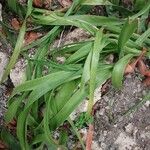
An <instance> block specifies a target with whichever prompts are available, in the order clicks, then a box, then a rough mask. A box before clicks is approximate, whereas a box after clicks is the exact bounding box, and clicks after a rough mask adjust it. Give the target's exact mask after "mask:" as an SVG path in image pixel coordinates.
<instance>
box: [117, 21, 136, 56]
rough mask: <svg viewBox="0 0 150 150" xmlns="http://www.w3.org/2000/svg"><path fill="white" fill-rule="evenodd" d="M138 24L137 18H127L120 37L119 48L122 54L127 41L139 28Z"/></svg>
mask: <svg viewBox="0 0 150 150" xmlns="http://www.w3.org/2000/svg"><path fill="white" fill-rule="evenodd" d="M137 26H138V22H137V19H135V20H132V19H127V21H126V22H125V24H124V26H123V28H122V30H121V32H120V35H119V38H118V49H119V52H120V54H122V52H123V47H124V46H125V45H126V43H127V41H128V40H129V39H130V37H131V36H132V34H133V33H134V32H135V30H136V29H137Z"/></svg>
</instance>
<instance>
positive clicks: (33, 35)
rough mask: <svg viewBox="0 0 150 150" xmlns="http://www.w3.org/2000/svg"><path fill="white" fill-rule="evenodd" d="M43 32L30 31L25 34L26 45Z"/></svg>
mask: <svg viewBox="0 0 150 150" xmlns="http://www.w3.org/2000/svg"><path fill="white" fill-rule="evenodd" d="M41 35H42V34H41V33H37V32H28V33H26V35H25V45H27V44H30V43H32V42H33V41H35V40H37V39H38V38H39V37H40V36H41Z"/></svg>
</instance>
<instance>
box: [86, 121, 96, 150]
mask: <svg viewBox="0 0 150 150" xmlns="http://www.w3.org/2000/svg"><path fill="white" fill-rule="evenodd" d="M93 133H94V127H93V125H92V124H90V125H89V130H88V133H87V138H86V150H91V148H92V141H93Z"/></svg>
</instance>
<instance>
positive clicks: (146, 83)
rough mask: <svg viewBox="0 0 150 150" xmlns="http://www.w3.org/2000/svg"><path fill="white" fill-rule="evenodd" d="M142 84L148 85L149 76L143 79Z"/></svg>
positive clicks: (149, 83)
mask: <svg viewBox="0 0 150 150" xmlns="http://www.w3.org/2000/svg"><path fill="white" fill-rule="evenodd" d="M143 84H144V86H150V77H147V78H146V79H144V80H143Z"/></svg>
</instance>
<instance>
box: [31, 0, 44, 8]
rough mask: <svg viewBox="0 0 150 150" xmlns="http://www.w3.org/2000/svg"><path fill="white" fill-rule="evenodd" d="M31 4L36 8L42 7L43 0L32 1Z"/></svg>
mask: <svg viewBox="0 0 150 150" xmlns="http://www.w3.org/2000/svg"><path fill="white" fill-rule="evenodd" d="M33 4H34V6H36V7H42V6H43V0H33Z"/></svg>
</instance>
